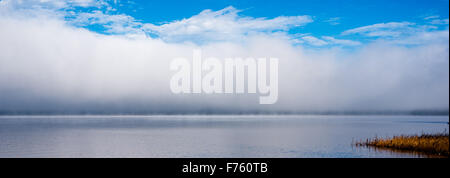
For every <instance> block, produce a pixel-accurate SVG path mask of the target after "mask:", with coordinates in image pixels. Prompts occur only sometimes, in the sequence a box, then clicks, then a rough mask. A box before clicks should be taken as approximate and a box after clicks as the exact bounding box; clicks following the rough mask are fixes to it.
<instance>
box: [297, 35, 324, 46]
mask: <svg viewBox="0 0 450 178" xmlns="http://www.w3.org/2000/svg"><path fill="white" fill-rule="evenodd" d="M301 39H302V40H303V41H305V42H306V43H308V44H310V45H312V46H325V45H328V43H327V42H326V41H324V40H321V39H319V38H316V37H314V36H304V37H302V38H301Z"/></svg>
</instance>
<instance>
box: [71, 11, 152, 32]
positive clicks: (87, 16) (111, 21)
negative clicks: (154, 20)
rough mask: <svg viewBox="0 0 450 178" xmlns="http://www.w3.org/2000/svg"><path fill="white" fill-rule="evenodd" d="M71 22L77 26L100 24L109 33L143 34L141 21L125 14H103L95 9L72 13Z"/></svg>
mask: <svg viewBox="0 0 450 178" xmlns="http://www.w3.org/2000/svg"><path fill="white" fill-rule="evenodd" d="M71 23H73V24H75V25H77V26H87V25H94V24H98V25H102V26H104V27H105V28H106V31H105V32H107V33H111V34H143V33H144V32H143V31H142V29H141V27H142V23H140V22H137V21H136V20H135V19H134V18H133V17H131V16H128V15H125V14H117V15H112V14H105V13H104V12H102V11H99V10H96V11H92V12H86V13H85V12H83V13H77V14H74V19H72V20H71Z"/></svg>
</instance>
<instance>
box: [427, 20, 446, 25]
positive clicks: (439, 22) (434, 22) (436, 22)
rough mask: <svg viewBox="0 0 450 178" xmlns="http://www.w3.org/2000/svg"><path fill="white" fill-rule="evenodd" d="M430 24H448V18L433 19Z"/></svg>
mask: <svg viewBox="0 0 450 178" xmlns="http://www.w3.org/2000/svg"><path fill="white" fill-rule="evenodd" d="M430 24H433V25H448V19H433V20H432V21H431V22H430Z"/></svg>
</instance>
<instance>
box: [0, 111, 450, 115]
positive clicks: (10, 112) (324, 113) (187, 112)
mask: <svg viewBox="0 0 450 178" xmlns="http://www.w3.org/2000/svg"><path fill="white" fill-rule="evenodd" d="M18 115H23V116H27V115H30V116H35V115H36V116H39V115H42V116H45V115H77V116H80V115H94V116H95V115H100V116H101V115H104V116H108V115H124V116H139V115H141V116H147V115H356V116H358V115H375V116H379V115H388V116H389V115H408V116H449V111H448V110H414V111H305V112H294V111H279V112H270V111H212V110H208V111H198V112H194V111H179V112H167V111H163V112H151V111H135V112H128V111H124V112H120V111H108V112H107V111H2V110H0V116H18Z"/></svg>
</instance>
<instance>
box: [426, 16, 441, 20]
mask: <svg viewBox="0 0 450 178" xmlns="http://www.w3.org/2000/svg"><path fill="white" fill-rule="evenodd" d="M437 18H439V15H431V16H427V17H425V18H423V19H424V20H430V19H437Z"/></svg>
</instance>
